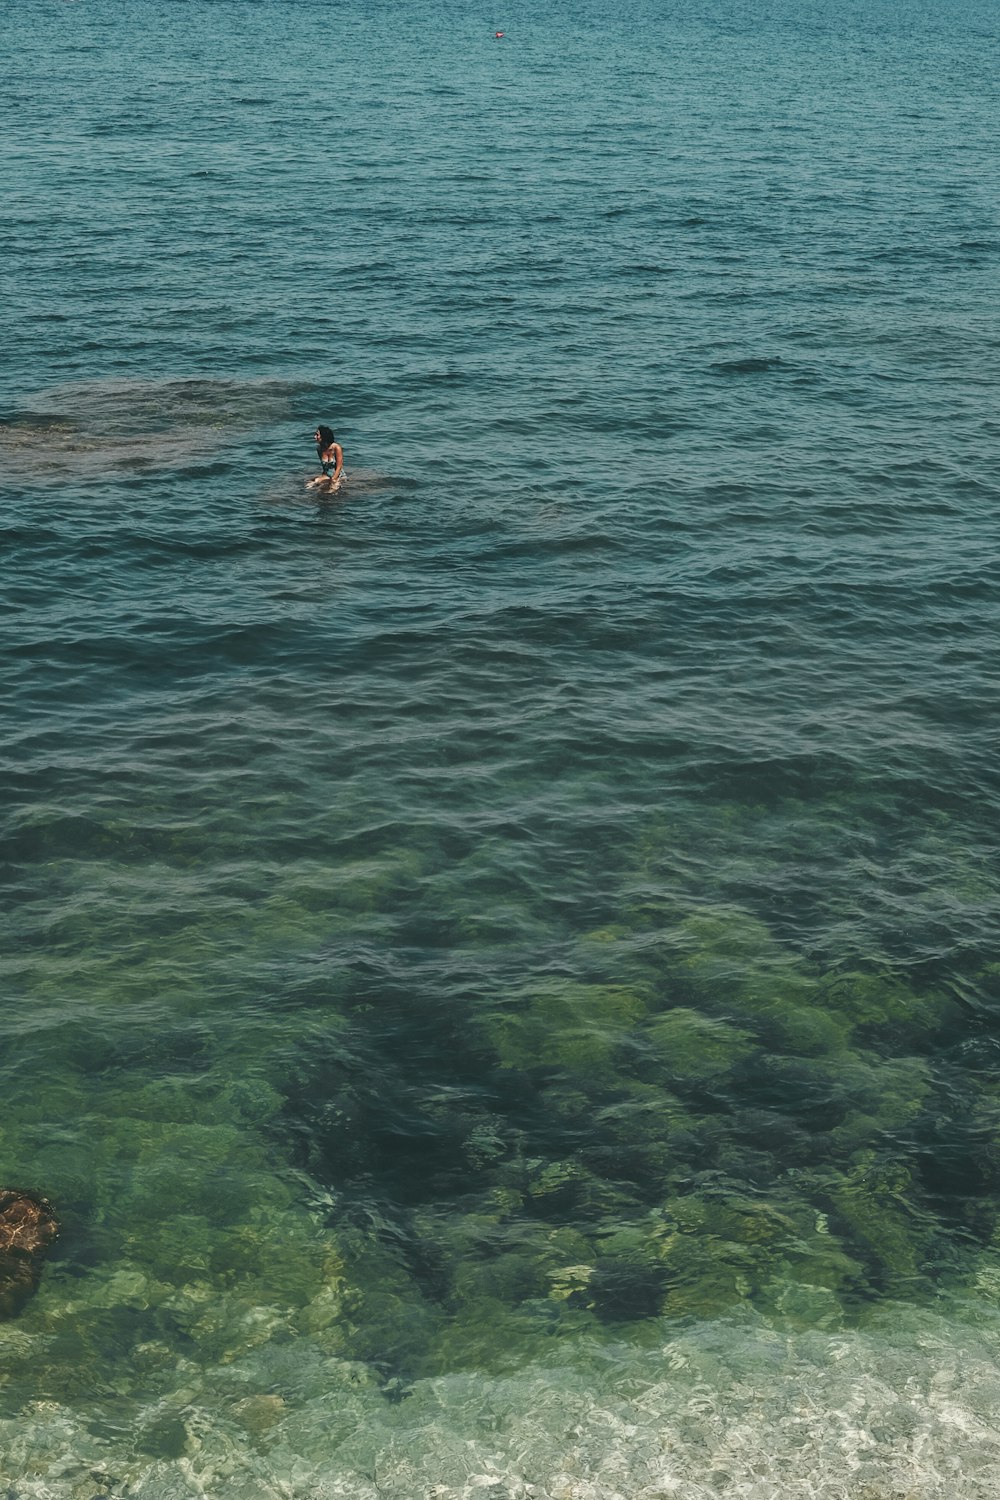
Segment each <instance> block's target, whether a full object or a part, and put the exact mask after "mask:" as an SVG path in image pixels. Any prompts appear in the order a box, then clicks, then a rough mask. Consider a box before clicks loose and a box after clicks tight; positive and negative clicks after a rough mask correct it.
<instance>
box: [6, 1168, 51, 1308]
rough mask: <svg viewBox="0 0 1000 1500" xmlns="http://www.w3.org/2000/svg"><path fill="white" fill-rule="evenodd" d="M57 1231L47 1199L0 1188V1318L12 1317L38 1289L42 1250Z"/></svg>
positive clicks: (34, 1194) (38, 1195) (35, 1194)
mask: <svg viewBox="0 0 1000 1500" xmlns="http://www.w3.org/2000/svg"><path fill="white" fill-rule="evenodd" d="M58 1233H59V1224H58V1221H57V1219H56V1216H55V1211H54V1210H53V1208H52V1205H51V1203H49V1202H48V1200H47V1199H45V1198H43V1197H41V1196H40V1194H38V1193H23V1192H19V1191H18V1190H17V1189H16V1188H0V1319H2V1318H13V1317H16V1316H17V1314H18V1313H19V1312H20V1311H21V1309H22V1307H23V1306H24V1304H25V1303H26V1302H27V1300H28V1298H29V1297H31V1296H32V1295H33V1293H34V1292H35V1291H36V1290H37V1289H38V1282H39V1279H40V1277H41V1274H42V1261H43V1260H44V1258H45V1252H46V1250H47V1249H48V1247H49V1245H50V1244H51V1243H52V1241H53V1240H54V1239H55V1237H56V1235H57V1234H58Z"/></svg>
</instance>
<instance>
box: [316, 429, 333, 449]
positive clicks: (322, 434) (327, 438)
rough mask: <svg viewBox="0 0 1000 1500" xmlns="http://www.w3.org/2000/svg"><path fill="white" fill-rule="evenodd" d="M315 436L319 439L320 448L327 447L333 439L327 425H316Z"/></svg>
mask: <svg viewBox="0 0 1000 1500" xmlns="http://www.w3.org/2000/svg"><path fill="white" fill-rule="evenodd" d="M316 436H317V438H318V439H319V446H320V447H321V448H329V446H330V444H331V443H332V442H333V441H334V436H333V432H332V431H331V429H330V428H329V427H317V428H316Z"/></svg>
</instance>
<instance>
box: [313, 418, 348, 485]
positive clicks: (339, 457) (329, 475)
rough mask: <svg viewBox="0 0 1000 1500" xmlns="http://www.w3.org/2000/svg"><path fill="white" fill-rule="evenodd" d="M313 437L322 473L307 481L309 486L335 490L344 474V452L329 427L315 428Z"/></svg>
mask: <svg viewBox="0 0 1000 1500" xmlns="http://www.w3.org/2000/svg"><path fill="white" fill-rule="evenodd" d="M313 437H314V439H315V441H316V456H317V458H318V459H319V461H320V466H321V468H322V470H323V472H322V474H317V475H316V478H315V479H311V480H310V481H309V483H310V486H312V485H318V486H322V487H323V488H324V489H329V490H335V489H336V488H337V486H338V485H339V484H340V480H341V476H342V475H343V472H344V450H343V448H342V447H341V446H340V444H339V443H338V442H337V439H336V438H335V437H334V435H333V432H332V431H331V429H330V428H329V427H322V426H321V427H317V428H316V431H315V432H314V433H313ZM331 471H332V472H331Z"/></svg>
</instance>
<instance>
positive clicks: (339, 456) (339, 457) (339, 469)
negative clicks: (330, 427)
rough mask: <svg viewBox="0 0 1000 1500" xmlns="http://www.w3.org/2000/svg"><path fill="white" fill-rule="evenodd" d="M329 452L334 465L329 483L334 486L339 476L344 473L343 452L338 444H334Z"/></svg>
mask: <svg viewBox="0 0 1000 1500" xmlns="http://www.w3.org/2000/svg"><path fill="white" fill-rule="evenodd" d="M330 452H331V453H332V454H333V458H334V464H335V468H334V471H333V478H332V479H331V480H330V483H331V484H336V483H337V481H338V479H339V478H340V476H341V474H343V472H344V450H343V448H342V447H341V446H340V444H339V443H334V445H333V447H332V448H331V449H330Z"/></svg>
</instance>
